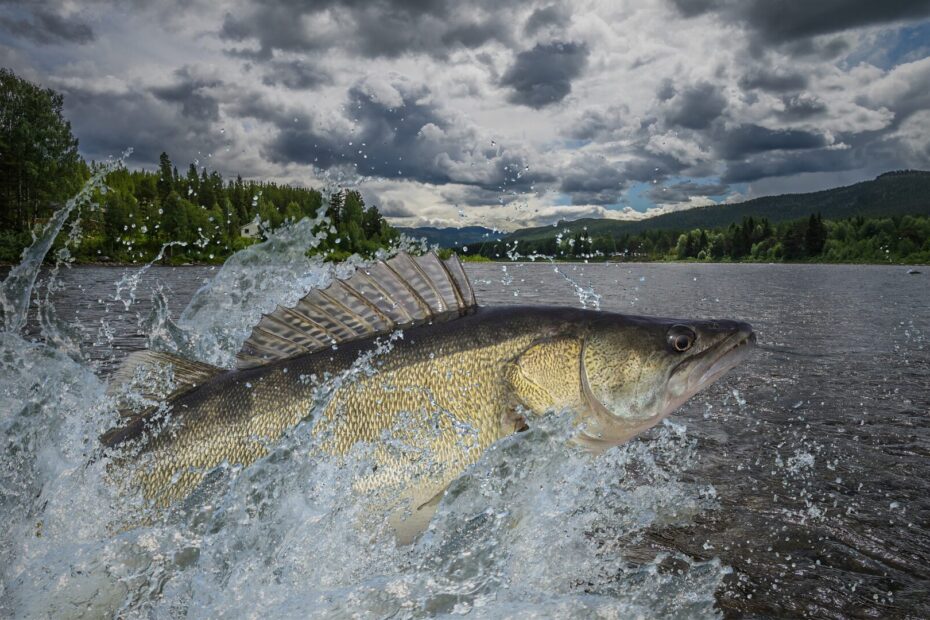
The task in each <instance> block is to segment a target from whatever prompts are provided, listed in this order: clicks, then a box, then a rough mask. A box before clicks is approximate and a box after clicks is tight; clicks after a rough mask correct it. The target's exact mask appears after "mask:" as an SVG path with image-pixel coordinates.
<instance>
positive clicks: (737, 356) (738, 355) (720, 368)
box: [670, 323, 756, 396]
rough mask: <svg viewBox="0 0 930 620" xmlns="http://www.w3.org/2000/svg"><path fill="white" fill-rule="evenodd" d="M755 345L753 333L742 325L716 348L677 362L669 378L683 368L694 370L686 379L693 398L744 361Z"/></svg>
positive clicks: (746, 324)
mask: <svg viewBox="0 0 930 620" xmlns="http://www.w3.org/2000/svg"><path fill="white" fill-rule="evenodd" d="M755 345H756V333H755V331H753V329H752V326H750V325H749V324H748V323H742V324H740V328H739V329H738V330H737V331H735V332H733V333H732V334H730V335H729V336H727V337H726V338H725V339H723V340H722V341H720V342H719V343H717V346H714V347H711V348H709V349H707V350H705V351H702V352H701V353H699V354H698V355H696V356H694V357H692V358H689V359H685V360H682V361H681V362H679V363H678V364H677V365H676V366H675V367H674V368H673V369H672V372H671V375H670V376H675V375H676V374H678V373H679V372H681V371H682V370H683V369H685V368H695V370H696V372H694V373H692V374H691V376H690V377H689V378H688V381H687V388H686V391H687V392H689V393H690V395H692V396H693V395H694V394H696V393H697V392H699V391H701V390H702V389H703V388H704V387H705V386H707V385H710V384H711V383H713V382H714V381H716V380H717V379H719V378H720V377H722V376H723V375H724V374H726V373H727V371H729V370H730V369H732V368H733V367H734V366H736V365H737V364H739V363H740V362H741V361H743V360H744V359H746V357H748V355H749V352H750V351H751V350H752V349H753V348H754V347H755Z"/></svg>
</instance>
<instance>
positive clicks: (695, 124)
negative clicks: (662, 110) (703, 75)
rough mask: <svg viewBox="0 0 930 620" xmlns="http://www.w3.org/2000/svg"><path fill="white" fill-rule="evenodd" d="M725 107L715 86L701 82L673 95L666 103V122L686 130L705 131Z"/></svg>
mask: <svg viewBox="0 0 930 620" xmlns="http://www.w3.org/2000/svg"><path fill="white" fill-rule="evenodd" d="M726 107H727V100H726V98H725V97H724V96H723V95H722V94H721V93H720V90H719V88H718V87H717V86H714V85H713V84H711V83H709V82H701V83H699V84H695V85H693V86H689V87H687V88H686V89H684V90H683V91H681V92H679V93H677V94H675V95H674V96H673V97H672V98H671V99H669V101H668V109H667V111H666V115H665V118H666V120H667V121H668V122H669V123H671V124H673V125H679V126H681V127H686V128H688V129H706V128H707V127H709V126H710V124H711V123H712V122H714V121H715V120H716V119H717V118H718V117H719V116H720V115H721V114H723V111H724V109H725V108H726Z"/></svg>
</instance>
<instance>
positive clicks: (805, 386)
mask: <svg viewBox="0 0 930 620" xmlns="http://www.w3.org/2000/svg"><path fill="white" fill-rule="evenodd" d="M292 259H293V260H294V261H298V260H299V259H296V258H293V257H292ZM256 264H259V267H261V263H260V261H258V263H254V262H253V263H250V262H249V261H243V262H242V263H241V264H239V265H238V266H234V267H232V268H227V269H226V272H225V273H224V274H223V276H222V277H221V278H220V279H219V280H218V281H216V282H215V283H214V284H212V285H211V284H210V283H211V281H212V280H213V278H214V277H215V276H216V275H217V274H218V273H220V268H216V267H161V266H153V267H151V268H150V269H149V270H148V271H146V272H144V273H142V274H141V275H140V276H139V278H138V279H137V280H133V279H132V278H130V279H127V278H126V276H127V274H129V275H130V276H131V275H132V274H135V273H139V270H138V269H127V268H117V267H89V266H88V267H76V268H72V269H66V270H63V271H62V272H61V273H60V274H59V275H58V276H57V282H58V285H59V286H58V290H55V291H53V292H52V294H51V295H50V296H49V301H48V302H43V303H42V306H43V307H44V308H46V309H48V308H51V307H54V310H55V312H54V314H53V316H52V317H51V318H47V319H46V321H45V327H44V328H43V327H42V324H41V322H40V321H39V320H38V319H37V318H35V317H33V318H32V319H31V320H30V322H29V324H28V326H27V328H26V330H25V334H26V337H25V338H20V337H19V336H12V335H7V336H4V339H3V341H2V342H0V364H2V372H3V373H4V375H5V376H4V377H2V378H0V388H2V391H0V407H2V411H0V415H2V416H3V418H2V422H3V430H4V442H5V443H6V446H5V448H4V452H5V456H4V457H3V458H4V460H5V461H6V463H5V464H4V471H3V473H2V478H0V484H2V486H0V493H2V496H0V500H2V502H3V503H2V506H0V507H2V514H0V517H2V518H3V520H4V531H3V533H0V540H2V545H3V546H2V549H0V565H2V566H3V568H0V571H2V576H3V589H2V592H0V615H4V616H17V617H81V616H86V617H97V616H113V615H120V616H125V617H192V618H196V617H259V616H268V617H309V616H313V615H316V616H321V617H425V616H433V615H458V614H471V615H472V617H514V618H527V617H604V618H628V617H681V618H691V617H715V616H724V617H734V618H736V617H772V616H780V617H802V616H806V617H818V618H848V617H853V618H888V617H896V618H926V617H930V340H928V338H930V280H928V278H930V275H908V274H907V273H906V272H907V269H906V268H902V267H879V266H820V265H756V264H751V265H750V264H746V265H715V264H591V265H570V264H568V265H566V264H563V265H559V266H558V271H556V268H555V267H554V266H553V265H551V264H547V263H525V264H523V263H520V264H507V265H503V264H469V265H467V272H468V274H469V276H470V277H471V279H472V281H473V283H474V286H475V290H476V294H477V297H478V300H479V303H481V304H485V305H490V304H537V303H538V304H562V305H569V306H576V307H578V306H581V305H583V304H587V305H588V307H591V306H592V304H597V303H599V306H600V308H601V309H602V310H612V311H618V312H624V313H630V314H644V315H659V316H672V317H682V318H733V319H740V320H746V321H749V322H751V323H752V324H753V326H754V327H755V329H756V332H757V335H758V341H759V344H760V346H759V348H758V350H757V351H756V352H755V353H754V354H753V356H752V357H751V358H750V359H749V360H748V361H747V362H745V363H744V364H743V365H742V366H741V367H739V368H737V369H735V370H734V371H732V372H731V373H730V375H728V376H727V377H726V378H725V379H723V380H721V381H720V382H718V383H717V384H715V385H714V386H712V387H711V388H709V389H707V390H706V391H705V392H703V393H702V394H700V395H698V396H696V397H695V398H693V399H692V400H691V401H689V402H688V403H686V404H685V405H684V406H683V407H682V408H681V409H680V410H679V411H678V413H677V414H675V415H673V416H672V417H671V418H670V420H669V421H668V423H665V424H663V425H660V426H659V427H656V428H654V429H652V430H650V431H648V432H647V433H646V434H644V435H643V436H641V437H639V438H637V439H635V440H634V441H633V442H631V443H630V444H628V445H626V446H622V447H619V448H614V449H612V450H610V451H608V452H607V453H605V454H603V455H601V456H598V457H592V456H589V455H586V454H579V453H578V452H577V451H573V450H571V449H569V448H566V447H565V442H564V436H563V434H564V432H565V425H564V423H563V422H561V421H560V418H559V416H553V419H554V421H553V422H552V423H551V424H550V425H549V426H546V425H545V424H544V425H543V426H542V427H541V428H539V429H533V430H531V432H529V433H523V434H521V435H520V436H519V437H516V438H514V439H513V440H512V441H508V442H506V445H505V446H503V447H502V449H501V450H499V451H495V452H494V453H493V454H489V455H486V457H485V458H483V459H482V461H481V462H479V463H478V464H477V465H476V466H474V467H473V468H472V469H471V470H469V472H468V473H467V474H466V476H465V477H464V478H463V480H461V481H460V482H459V486H458V487H457V490H456V496H455V497H454V498H453V499H449V500H448V501H447V500H444V501H443V505H442V506H441V507H440V510H439V513H438V514H437V517H436V523H435V526H436V527H435V529H433V530H431V532H430V533H429V534H428V535H427V536H425V537H424V538H422V539H421V540H419V541H418V542H417V543H416V544H414V545H413V546H410V547H400V548H398V547H396V546H395V545H394V543H393V541H392V540H389V539H385V538H383V537H379V536H376V535H374V534H372V535H366V533H365V531H359V528H358V527H357V525H355V523H356V522H357V519H356V518H355V517H357V516H358V515H356V514H354V512H353V506H352V504H353V500H352V499H351V485H350V483H349V482H347V480H351V478H352V475H353V470H352V464H351V463H345V462H335V461H332V462H323V463H321V462H319V460H318V459H317V460H316V461H315V460H313V459H312V458H310V457H308V456H307V454H306V451H301V450H298V449H296V448H295V447H294V446H295V445H297V444H294V443H293V442H295V441H298V440H300V439H301V437H300V434H299V433H297V434H296V435H297V438H296V439H295V438H291V439H289V441H290V442H291V444H290V445H289V446H287V447H286V448H283V449H282V451H280V452H276V453H273V454H272V455H270V456H269V458H268V459H265V460H264V461H262V462H259V463H257V464H255V465H254V466H252V467H251V468H249V469H247V470H246V471H242V472H233V473H231V474H229V475H228V476H227V478H228V479H224V480H223V484H224V485H225V486H223V485H220V486H221V487H222V489H221V491H218V492H217V493H216V494H215V495H214V496H211V498H212V499H211V501H212V502H213V504H214V506H213V507H211V508H210V510H206V509H205V510H204V511H202V512H196V511H194V512H193V513H192V514H191V515H190V516H189V517H188V518H186V519H182V520H181V521H174V522H163V523H155V524H147V525H140V526H137V527H135V528H131V529H128V530H127V529H125V528H119V527H114V526H113V523H114V522H118V521H119V517H120V515H121V511H122V510H123V507H122V504H121V502H122V500H121V499H120V497H119V496H118V495H115V494H114V492H113V491H112V490H111V489H110V487H109V485H108V484H107V483H106V471H105V465H104V464H102V461H103V460H105V459H102V458H101V456H100V454H99V447H98V446H97V445H96V443H95V437H96V434H97V433H99V432H100V431H101V430H105V429H106V428H107V427H108V425H110V424H112V421H113V411H112V408H108V407H107V405H106V396H105V391H106V377H107V376H108V374H109V373H110V372H112V369H113V368H114V367H115V365H116V364H117V363H118V362H119V360H120V359H121V357H122V356H124V355H125V354H126V353H127V352H129V351H131V350H135V349H139V348H143V347H145V346H146V345H147V343H148V342H150V341H159V339H161V340H160V341H164V340H165V339H169V338H175V340H177V339H178V338H179V336H178V335H177V333H175V332H176V331H180V332H183V335H184V337H185V338H186V342H188V344H191V343H193V345H191V346H192V348H191V349H190V350H192V351H196V352H197V353H198V357H200V358H201V359H204V360H205V361H212V362H213V363H221V362H227V363H228V362H229V361H230V360H231V359H232V358H231V356H232V355H233V354H234V353H235V341H236V338H237V337H238V338H239V339H240V341H241V337H242V333H245V332H244V331H243V329H244V328H245V329H246V330H247V324H248V323H249V322H250V321H254V319H255V318H256V317H257V316H258V315H259V314H260V312H261V311H262V308H259V307H257V305H260V304H255V303H253V302H254V300H256V299H260V298H261V295H264V294H266V293H267V295H268V296H269V297H270V298H276V299H278V300H282V299H283V300H285V301H286V300H289V299H290V300H293V299H296V298H297V297H298V296H299V295H300V294H301V293H302V292H305V291H306V290H307V288H308V287H309V286H314V285H319V283H320V282H321V281H322V279H325V278H323V277H322V276H321V275H320V273H318V271H319V270H317V271H314V269H316V268H314V267H312V266H309V267H308V266H307V265H305V264H304V263H299V264H297V267H296V268H297V269H298V270H301V269H302V270H303V271H299V272H295V275H294V277H288V275H287V271H286V269H285V270H284V271H280V270H279V271H276V272H268V273H266V272H263V271H261V268H257V269H259V270H258V271H257V272H255V273H253V272H250V271H249V269H253V268H256V267H255V265H256ZM281 264H282V265H284V267H285V268H287V266H288V263H287V261H285V260H282V261H281ZM291 267H292V268H293V264H292V265H291ZM247 272H248V275H243V274H246V273H247ZM256 274H257V275H256ZM321 278H322V279H321ZM121 280H122V284H121V285H119V286H118V285H117V283H118V282H120V281H121ZM205 285H207V288H206V289H205V291H206V292H205V291H201V293H200V294H199V299H200V301H199V302H198V303H195V304H191V305H189V303H190V301H191V299H192V297H193V296H194V295H195V293H196V292H197V291H198V290H199V289H201V287H203V286H205ZM211 287H212V288H211ZM153 290H158V291H160V294H159V295H157V296H156V298H155V299H156V301H155V302H153V300H152V295H151V291H153ZM266 305H267V304H266ZM253 306H256V307H253ZM271 307H273V303H272V305H271ZM268 309H270V308H267V307H266V308H264V311H267V310H268ZM47 314H48V313H47V312H46V315H47ZM169 316H171V317H174V318H175V320H176V322H171V321H169V320H168V317H169ZM223 326H228V327H229V329H228V331H223V329H221V328H222V327H223ZM211 330H212V331H211ZM211 334H212V335H211ZM216 334H224V335H225V336H222V337H221V336H216ZM237 334H238V335H237ZM208 336H209V337H208ZM227 336H228V338H227ZM39 341H42V342H45V343H46V344H39ZM308 437H309V434H306V435H305V436H304V437H303V439H302V440H306V441H310V440H309V439H308ZM502 480H503V481H505V482H506V484H505V483H504V482H502ZM256 496H261V497H262V498H263V499H262V500H261V501H260V502H258V500H256V499H255V497H256ZM513 515H520V518H519V519H512V520H511V521H508V519H511V517H512V516H513ZM501 523H504V524H505V525H501Z"/></svg>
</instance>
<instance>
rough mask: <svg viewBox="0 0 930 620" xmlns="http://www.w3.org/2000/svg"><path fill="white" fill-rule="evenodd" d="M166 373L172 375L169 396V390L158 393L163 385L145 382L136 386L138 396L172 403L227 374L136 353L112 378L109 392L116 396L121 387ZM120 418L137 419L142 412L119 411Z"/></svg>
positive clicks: (155, 353)
mask: <svg viewBox="0 0 930 620" xmlns="http://www.w3.org/2000/svg"><path fill="white" fill-rule="evenodd" d="M166 370H169V371H170V373H171V376H170V385H171V389H170V390H168V391H167V393H165V392H166V390H164V389H159V387H160V382H158V381H151V380H144V381H141V382H137V383H138V384H137V385H135V386H134V388H135V390H136V394H137V395H138V396H140V397H142V398H144V399H147V400H170V399H172V398H174V397H176V396H178V395H180V394H183V393H184V392H188V391H190V390H192V389H194V388H195V387H197V386H198V385H201V384H202V383H205V382H206V381H208V380H210V379H211V378H213V377H215V376H216V375H218V374H220V373H223V372H226V370H225V369H224V368H217V367H216V366H211V365H210V364H204V363H202V362H195V361H192V360H189V359H185V358H183V357H180V356H179V355H173V354H171V353H162V352H160V351H149V350H145V351H134V352H132V353H130V354H129V356H128V357H127V358H126V359H125V360H124V361H123V364H122V365H121V366H120V367H119V369H117V371H116V372H115V373H113V376H112V377H111V378H110V389H109V392H110V393H111V394H113V393H116V391H117V390H118V389H119V388H120V387H122V386H124V385H126V384H128V383H132V382H133V381H134V380H135V379H136V378H137V377H146V376H151V375H153V374H154V373H161V372H164V371H166ZM120 415H122V416H136V415H139V412H138V411H135V410H132V409H131V408H127V409H126V410H120Z"/></svg>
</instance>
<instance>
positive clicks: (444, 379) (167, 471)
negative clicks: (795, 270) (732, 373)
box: [105, 306, 754, 538]
mask: <svg viewBox="0 0 930 620" xmlns="http://www.w3.org/2000/svg"><path fill="white" fill-rule="evenodd" d="M387 338H388V337H387V336H386V335H384V334H380V335H373V336H371V337H368V338H362V339H358V340H354V341H350V342H345V343H343V344H339V345H338V346H333V347H327V348H324V349H320V350H316V351H314V352H311V353H307V354H302V355H295V356H291V357H287V358H284V359H280V360H272V361H269V362H268V363H265V364H263V365H259V366H257V367H253V368H246V369H239V370H231V371H225V372H220V373H218V374H215V375H214V376H212V377H211V378H209V379H208V380H206V381H204V382H203V383H202V384H200V385H197V386H196V387H194V388H192V389H190V390H188V391H186V392H183V393H182V394H180V395H178V396H176V397H174V398H172V399H170V401H169V411H168V413H167V415H162V416H156V415H153V414H148V415H143V416H138V417H136V418H134V419H133V420H132V421H131V422H130V423H129V424H128V425H126V426H123V427H121V428H118V429H115V430H114V431H112V432H111V433H108V435H107V437H105V443H106V444H107V445H109V446H112V447H116V446H121V445H127V444H136V445H137V446H138V448H137V450H138V456H139V457H140V458H139V459H138V460H137V461H135V462H136V466H135V467H134V471H133V473H132V475H133V480H134V483H135V484H136V485H138V486H139V487H140V488H141V489H142V491H143V493H144V495H145V496H146V497H147V498H148V499H150V500H152V501H153V502H155V503H157V504H161V505H165V504H169V503H171V502H174V501H176V500H179V499H183V498H185V497H186V496H188V495H189V494H190V492H191V491H192V490H193V489H194V488H195V487H196V486H197V485H198V484H199V483H200V482H201V480H202V479H203V477H204V475H205V474H206V473H207V472H209V471H210V470H211V469H213V468H215V467H216V466H218V465H220V464H222V463H229V464H238V465H243V466H245V465H248V464H250V463H252V462H254V461H255V460H256V459H259V458H261V457H262V456H264V455H265V454H267V453H268V451H269V449H270V448H271V446H273V445H274V443H275V442H276V441H277V440H278V439H280V437H281V436H282V435H283V434H284V433H286V432H288V430H289V429H292V428H293V427H295V426H296V425H297V424H299V423H300V422H301V421H304V420H309V421H310V422H311V423H312V424H313V425H314V426H313V432H314V433H315V434H317V435H318V436H319V437H320V441H319V444H320V445H321V446H323V447H324V449H325V450H326V451H328V452H330V453H332V454H338V455H342V454H346V453H348V452H349V451H350V450H351V449H352V448H353V447H354V446H356V445H357V444H358V443H359V442H366V443H368V444H369V445H370V446H371V447H372V453H371V455H372V459H373V463H374V465H373V468H372V471H371V473H370V474H369V475H367V476H364V477H362V478H361V479H359V480H358V481H357V487H358V488H359V489H360V490H364V491H375V492H385V491H387V492H388V493H389V494H391V495H392V496H393V497H395V498H397V501H398V502H399V505H402V507H403V510H404V511H406V515H407V516H409V515H411V514H412V515H414V517H418V518H413V519H411V520H410V523H408V528H407V529H408V530H411V531H412V532H413V533H415V531H416V530H417V529H419V528H421V527H422V526H423V525H424V524H425V521H426V520H428V518H429V514H431V512H430V510H429V509H428V508H429V507H430V506H434V505H435V501H433V500H435V499H436V498H438V497H440V496H441V494H442V492H443V490H444V489H445V488H446V486H447V485H448V484H449V483H450V482H451V481H452V480H453V479H455V478H456V477H457V476H458V475H459V474H460V473H461V472H462V471H463V470H464V469H465V468H466V467H468V465H469V464H471V463H473V462H475V461H477V460H478V459H479V458H480V456H481V454H482V453H483V452H484V450H486V449H487V448H488V447H489V446H491V445H492V444H494V443H495V442H496V441H498V440H499V439H501V438H502V437H506V436H508V435H510V434H512V433H514V432H517V431H521V430H525V429H526V428H528V427H531V426H532V425H533V424H534V420H535V419H536V416H541V415H546V413H547V412H551V411H558V410H563V409H570V410H572V411H575V412H577V424H578V434H577V436H576V441H577V442H578V443H579V444H581V445H584V446H586V447H588V448H590V449H592V450H595V451H597V450H602V449H604V448H606V447H610V446H612V445H617V444H619V443H622V442H624V441H627V440H628V439H630V438H631V437H633V436H635V435H636V434H638V433H640V432H642V431H643V430H645V429H647V428H649V427H651V426H652V425H654V424H656V423H658V422H659V421H660V420H661V419H662V418H664V417H665V416H667V415H668V414H669V413H671V411H673V410H674V409H675V408H677V407H678V406H679V405H680V404H681V403H682V402H684V401H685V400H687V398H689V397H690V396H691V395H693V394H694V393H696V392H697V391H699V390H700V389H702V388H703V387H705V386H706V385H707V384H709V383H710V382H712V381H714V380H716V379H717V378H718V377H719V376H721V375H722V374H723V373H724V372H726V371H727V370H729V368H731V367H732V366H733V365H735V364H736V363H738V362H739V361H740V360H741V359H742V358H743V357H744V356H745V352H746V351H747V350H748V349H749V346H747V345H751V344H752V343H753V342H754V336H753V333H752V329H751V327H750V326H749V325H748V324H746V323H739V322H735V321H678V320H670V319H657V318H647V317H634V316H626V315H620V314H615V313H610V312H598V311H592V310H583V309H573V308H563V307H546V306H505V307H488V308H476V309H474V310H472V311H471V312H470V313H468V314H466V315H465V316H462V317H460V318H457V319H455V320H451V321H446V322H434V323H432V324H426V325H420V326H418V327H415V328H413V329H409V330H406V331H404V332H403V333H402V335H401V336H400V337H396V336H395V337H393V338H391V340H390V343H389V344H386V341H387ZM314 412H317V413H316V416H317V417H316V418H315V419H310V418H311V416H312V415H313V414H314ZM134 460H135V459H134ZM414 524H415V525H414ZM411 528H412V529H411ZM398 530H400V528H399V527H398ZM406 537H408V538H409V536H406Z"/></svg>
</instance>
